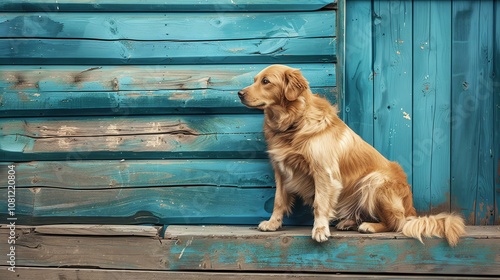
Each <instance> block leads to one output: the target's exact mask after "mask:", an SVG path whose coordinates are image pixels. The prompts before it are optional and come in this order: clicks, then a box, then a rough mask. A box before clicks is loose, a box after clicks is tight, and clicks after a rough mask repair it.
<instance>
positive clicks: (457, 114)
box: [451, 2, 495, 224]
mask: <svg viewBox="0 0 500 280" xmlns="http://www.w3.org/2000/svg"><path fill="white" fill-rule="evenodd" d="M492 4H493V3H492V2H488V3H479V2H454V3H453V13H454V14H453V16H454V19H455V23H454V24H455V27H456V28H454V33H453V49H454V51H453V54H452V69H453V72H452V74H453V76H452V112H453V115H452V119H451V121H452V123H451V129H452V137H453V138H452V145H451V159H452V162H453V163H454V164H453V165H452V169H451V176H452V186H451V188H452V189H451V190H452V198H454V199H455V197H456V200H452V208H453V209H460V210H461V212H462V213H463V215H464V216H465V217H466V218H467V221H468V223H469V224H491V223H492V222H493V215H492V210H493V208H494V206H493V205H494V201H493V200H494V199H492V197H493V192H492V189H493V185H492V184H493V181H494V179H493V177H492V175H493V173H492V172H491V171H487V170H493V169H494V167H493V166H494V163H493V158H492V157H491V149H490V148H491V147H492V144H493V143H492V141H493V133H492V130H493V127H492V124H493V123H492V117H493V114H492V110H493V107H492V106H491V104H492V103H493V98H494V97H493V96H494V95H493V94H492V93H493V92H495V90H493V88H492V85H493V81H492V80H491V78H490V77H491V73H492V62H491V60H490V59H489V57H491V55H492V53H491V52H492V40H493V35H492V33H491V32H492V26H491V24H492V18H493V6H492ZM459 30H460V31H459ZM472 42H473V43H472ZM479 46H482V47H479ZM472 69H474V70H472Z"/></svg>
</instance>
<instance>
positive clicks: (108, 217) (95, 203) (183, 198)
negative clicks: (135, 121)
mask: <svg viewBox="0 0 500 280" xmlns="http://www.w3.org/2000/svg"><path fill="white" fill-rule="evenodd" d="M274 191H275V190H274V189H273V188H268V187H266V188H236V187H213V186H191V187H156V188H118V189H97V190H93V189H90V190H74V189H61V188H19V189H16V202H17V204H16V217H17V218H18V223H19V224H61V223H75V222H76V223H82V224H89V223H90V224H115V225H120V224H124V225H126V224H159V225H161V224H221V223H222V224H258V223H259V222H261V221H262V220H264V219H267V218H268V217H269V216H270V213H271V212H272V207H273V201H274ZM0 198H1V199H2V201H0V206H1V207H3V208H4V209H7V192H6V191H4V192H2V193H1V194H0ZM295 212H296V213H295V214H294V215H292V217H291V218H290V219H287V220H286V224H311V221H312V219H311V215H310V210H309V211H305V210H304V211H301V210H300V209H299V210H296V211H295ZM7 217H8V216H7V213H6V212H3V213H0V219H2V220H6V219H7Z"/></svg>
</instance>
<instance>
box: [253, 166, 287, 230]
mask: <svg viewBox="0 0 500 280" xmlns="http://www.w3.org/2000/svg"><path fill="white" fill-rule="evenodd" d="M274 177H275V180H276V194H275V196H274V207H273V214H272V215H271V218H270V219H269V220H268V221H262V222H261V223H260V224H259V230H261V231H275V230H277V229H279V228H280V227H281V225H282V224H283V216H284V215H285V214H290V213H291V211H292V206H293V202H294V197H293V196H292V195H291V194H290V193H288V192H287V191H286V189H285V187H284V186H283V178H282V176H281V174H280V173H279V172H277V171H275V172H274Z"/></svg>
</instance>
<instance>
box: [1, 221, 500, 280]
mask: <svg viewBox="0 0 500 280" xmlns="http://www.w3.org/2000/svg"><path fill="white" fill-rule="evenodd" d="M61 228H62V229H64V226H61ZM467 231H468V235H467V236H466V237H465V238H464V239H463V240H462V241H461V242H460V243H459V245H458V246H457V247H455V248H450V247H449V246H448V245H447V243H446V242H445V241H443V240H440V239H426V240H425V245H423V244H421V243H419V242H418V241H417V240H415V239H411V238H407V237H404V236H402V235H400V234H395V233H384V234H359V233H357V232H337V231H333V234H332V237H331V238H330V240H329V241H328V242H325V243H321V244H320V243H316V242H314V241H313V240H312V239H311V237H310V228H309V227H299V228H288V227H286V228H284V229H283V230H281V231H278V232H259V231H258V230H256V229H255V228H249V227H244V226H238V227H228V226H169V227H168V228H167V230H166V232H165V238H164V239H161V240H158V239H157V238H154V237H139V236H122V235H121V234H120V235H118V236H109V235H107V236H99V235H89V236H73V235H60V234H57V235H51V234H41V233H37V232H36V227H34V229H33V230H30V231H27V230H26V229H22V230H19V231H18V234H19V236H18V238H17V240H16V256H17V259H16V261H17V266H18V267H19V269H22V267H30V266H38V267H69V266H71V267H82V268H89V267H91V268H95V269H117V270H120V269H142V270H177V271H178V270H186V271H193V270H197V271H207V270H210V271H240V272H244V271H253V272H256V271H262V270H266V271H288V272H290V271H296V272H302V273H307V272H332V273H343V272H354V273H370V274H374V273H400V274H405V273H407V274H412V275H415V274H420V275H425V274H429V273H432V274H433V275H448V276H450V275H459V276H466V275H467V276H478V275H481V276H487V275H489V276H494V275H499V274H500V262H499V259H500V247H499V246H500V242H499V239H500V229H499V228H498V227H493V226H490V227H468V228H467ZM7 234H8V229H7V228H6V227H5V226H3V227H1V228H0V237H2V238H3V239H6V235H7ZM318 256H321V257H318ZM5 258H6V256H4V254H2V255H0V261H2V262H3V263H5V261H4V259H5Z"/></svg>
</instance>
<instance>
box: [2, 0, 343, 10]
mask: <svg viewBox="0 0 500 280" xmlns="http://www.w3.org/2000/svg"><path fill="white" fill-rule="evenodd" d="M334 2H336V0H313V1H311V0H307V1H305V0H302V1H296V0H273V1H269V0H244V1H241V0H240V1H238V2H237V3H235V2H234V1H231V0H214V1H209V2H200V1H197V0H186V1H185V0H175V1H168V2H167V3H165V1H161V0H149V1H147V2H130V1H126V0H121V1H114V0H92V1H90V2H89V1H72V0H60V1H57V2H54V1H50V0H5V1H2V3H1V4H0V10H2V11H16V12H19V11H20V12H32V11H43V12H49V11H52V12H62V11H71V12H75V11H76V12H81V11H90V12H101V11H118V12H141V11H144V12H158V11H161V12H193V11H195V12H206V11H210V12H213V11H216V12H227V11H310V10H312V11H314V10H319V9H321V8H323V7H325V6H328V5H330V4H332V3H334Z"/></svg>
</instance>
